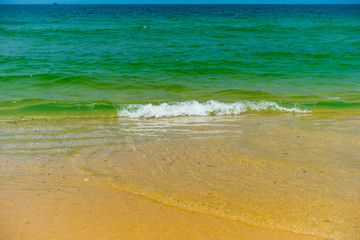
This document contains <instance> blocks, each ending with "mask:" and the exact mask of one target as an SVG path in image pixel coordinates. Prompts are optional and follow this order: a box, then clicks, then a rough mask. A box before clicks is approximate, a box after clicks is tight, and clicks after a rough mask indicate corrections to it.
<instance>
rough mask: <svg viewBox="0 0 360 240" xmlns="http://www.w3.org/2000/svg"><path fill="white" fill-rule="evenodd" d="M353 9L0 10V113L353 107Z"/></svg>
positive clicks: (356, 33) (356, 38)
mask: <svg viewBox="0 0 360 240" xmlns="http://www.w3.org/2000/svg"><path fill="white" fill-rule="evenodd" d="M359 13H360V5H57V6H53V5H0V116H6V117H8V116H11V117H18V116H20V117H24V116H25V117H26V116H43V115H50V114H53V115H56V116H68V115H76V114H90V115H91V114H95V113H96V114H105V115H107V114H109V115H118V116H120V117H154V116H155V117H169V116H180V115H223V114H243V113H246V112H251V113H254V112H260V113H261V112H264V113H265V112H295V113H309V112H311V113H313V114H315V113H317V112H336V113H337V114H342V113H343V112H349V111H350V112H359V111H360V73H359V69H360V58H359V56H360V14H359ZM150 104H151V105H150Z"/></svg>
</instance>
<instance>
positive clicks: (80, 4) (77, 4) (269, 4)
mask: <svg viewBox="0 0 360 240" xmlns="http://www.w3.org/2000/svg"><path fill="white" fill-rule="evenodd" d="M55 3H56V4H55ZM0 5H57V6H58V5H360V3H57V2H54V3H0Z"/></svg>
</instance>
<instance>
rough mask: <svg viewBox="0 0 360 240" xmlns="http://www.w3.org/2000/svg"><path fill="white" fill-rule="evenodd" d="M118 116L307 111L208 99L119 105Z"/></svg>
mask: <svg viewBox="0 0 360 240" xmlns="http://www.w3.org/2000/svg"><path fill="white" fill-rule="evenodd" d="M117 110H118V116H121V117H130V118H151V117H155V118H160V117H176V116H209V115H236V114H241V113H245V112H249V111H253V112H260V111H281V112H293V113H307V112H310V111H309V110H303V109H301V108H299V107H296V106H295V105H292V106H290V107H284V106H280V105H279V104H278V103H276V102H270V101H257V102H250V101H241V102H234V103H224V102H218V101H213V100H211V101H208V102H204V103H199V102H197V101H188V102H178V103H172V104H169V103H161V104H144V105H142V104H128V105H120V106H118V108H117Z"/></svg>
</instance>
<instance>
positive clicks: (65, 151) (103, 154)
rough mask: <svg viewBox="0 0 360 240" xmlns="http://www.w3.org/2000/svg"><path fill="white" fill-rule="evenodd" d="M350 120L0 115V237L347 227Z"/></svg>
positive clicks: (351, 207) (315, 231) (354, 175)
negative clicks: (15, 118) (14, 118)
mask: <svg viewBox="0 0 360 240" xmlns="http://www.w3.org/2000/svg"><path fill="white" fill-rule="evenodd" d="M275 119H276V124H273V123H274V122H275V121H274V120H275ZM323 124H325V125H327V126H330V127H328V128H327V129H324V128H322V127H321V126H319V125H323ZM358 124H359V120H357V119H356V118H354V117H351V116H349V117H342V118H341V119H336V120H331V119H326V118H324V117H321V118H317V117H311V116H308V117H306V116H292V115H288V116H286V117H284V116H283V115H282V116H278V115H274V116H271V115H269V116H267V117H266V116H261V117H259V116H256V115H255V116H244V117H211V118H209V117H205V118H202V117H193V118H190V117H188V118H172V119H162V120H159V119H157V120H156V121H155V120H151V119H148V120H131V121H130V120H126V121H119V120H117V119H114V120H110V121H109V120H102V119H97V118H96V119H64V120H56V119H54V120H48V119H46V120H41V119H39V120H36V119H35V120H22V121H6V122H2V123H1V127H2V132H1V134H2V144H3V145H2V146H4V147H3V148H2V149H1V158H0V160H1V161H0V163H1V171H0V174H1V185H0V190H1V193H2V194H1V197H0V206H1V209H2V211H1V213H0V226H1V229H3V230H2V231H1V233H0V235H1V236H0V238H1V239H69V238H76V239H94V238H95V239H119V238H121V239H321V238H324V239H356V238H357V237H358V236H359V228H358V226H359V225H358V223H359V218H358V217H359V215H358V212H359V211H358V210H359V206H360V204H359V203H360V198H359V192H358V189H359V188H358V186H359V177H360V175H359V173H358V172H357V168H356V164H357V162H356V161H357V149H358V147H359V146H358V145H359V143H358V142H357V141H356V139H357V132H358V130H359V129H358V128H357V126H358ZM14 126H16V127H14ZM314 143H316V144H314ZM314 158H316V159H317V161H316V162H315V161H312V159H314ZM339 159H342V161H339Z"/></svg>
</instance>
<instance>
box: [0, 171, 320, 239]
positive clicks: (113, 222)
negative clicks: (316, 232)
mask: <svg viewBox="0 0 360 240" xmlns="http://www.w3.org/2000/svg"><path fill="white" fill-rule="evenodd" d="M39 180H40V179H39V177H25V178H18V181H24V182H23V183H22V184H21V185H19V183H15V184H12V185H10V184H7V185H6V186H5V187H4V186H2V187H1V193H2V196H1V200H0V206H1V209H2V210H1V212H0V219H1V221H0V229H2V230H1V233H0V239H9V240H10V239H21V240H27V239H29V240H30V239H31V240H32V239H274V240H275V239H294V240H296V239H314V237H312V236H306V235H302V234H294V233H290V232H284V231H276V230H269V229H263V228H259V227H255V226H250V225H247V224H244V223H241V222H237V221H230V220H224V219H221V218H217V217H214V216H211V215H207V214H201V213H195V212H189V211H184V210H179V209H177V208H173V207H169V206H166V205H163V204H161V203H159V202H155V201H152V200H150V199H147V198H144V197H141V196H139V195H135V194H130V193H126V192H123V191H119V190H118V189H115V188H111V187H109V186H107V185H104V184H103V183H99V182H93V181H94V180H93V179H92V180H89V181H87V182H85V181H84V183H83V182H80V181H81V179H69V180H68V181H64V180H61V181H59V179H58V178H57V177H44V178H42V179H41V180H45V183H43V181H41V180H40V181H39ZM60 182H61V183H60ZM20 186H21V187H20ZM317 239H319V238H317Z"/></svg>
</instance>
